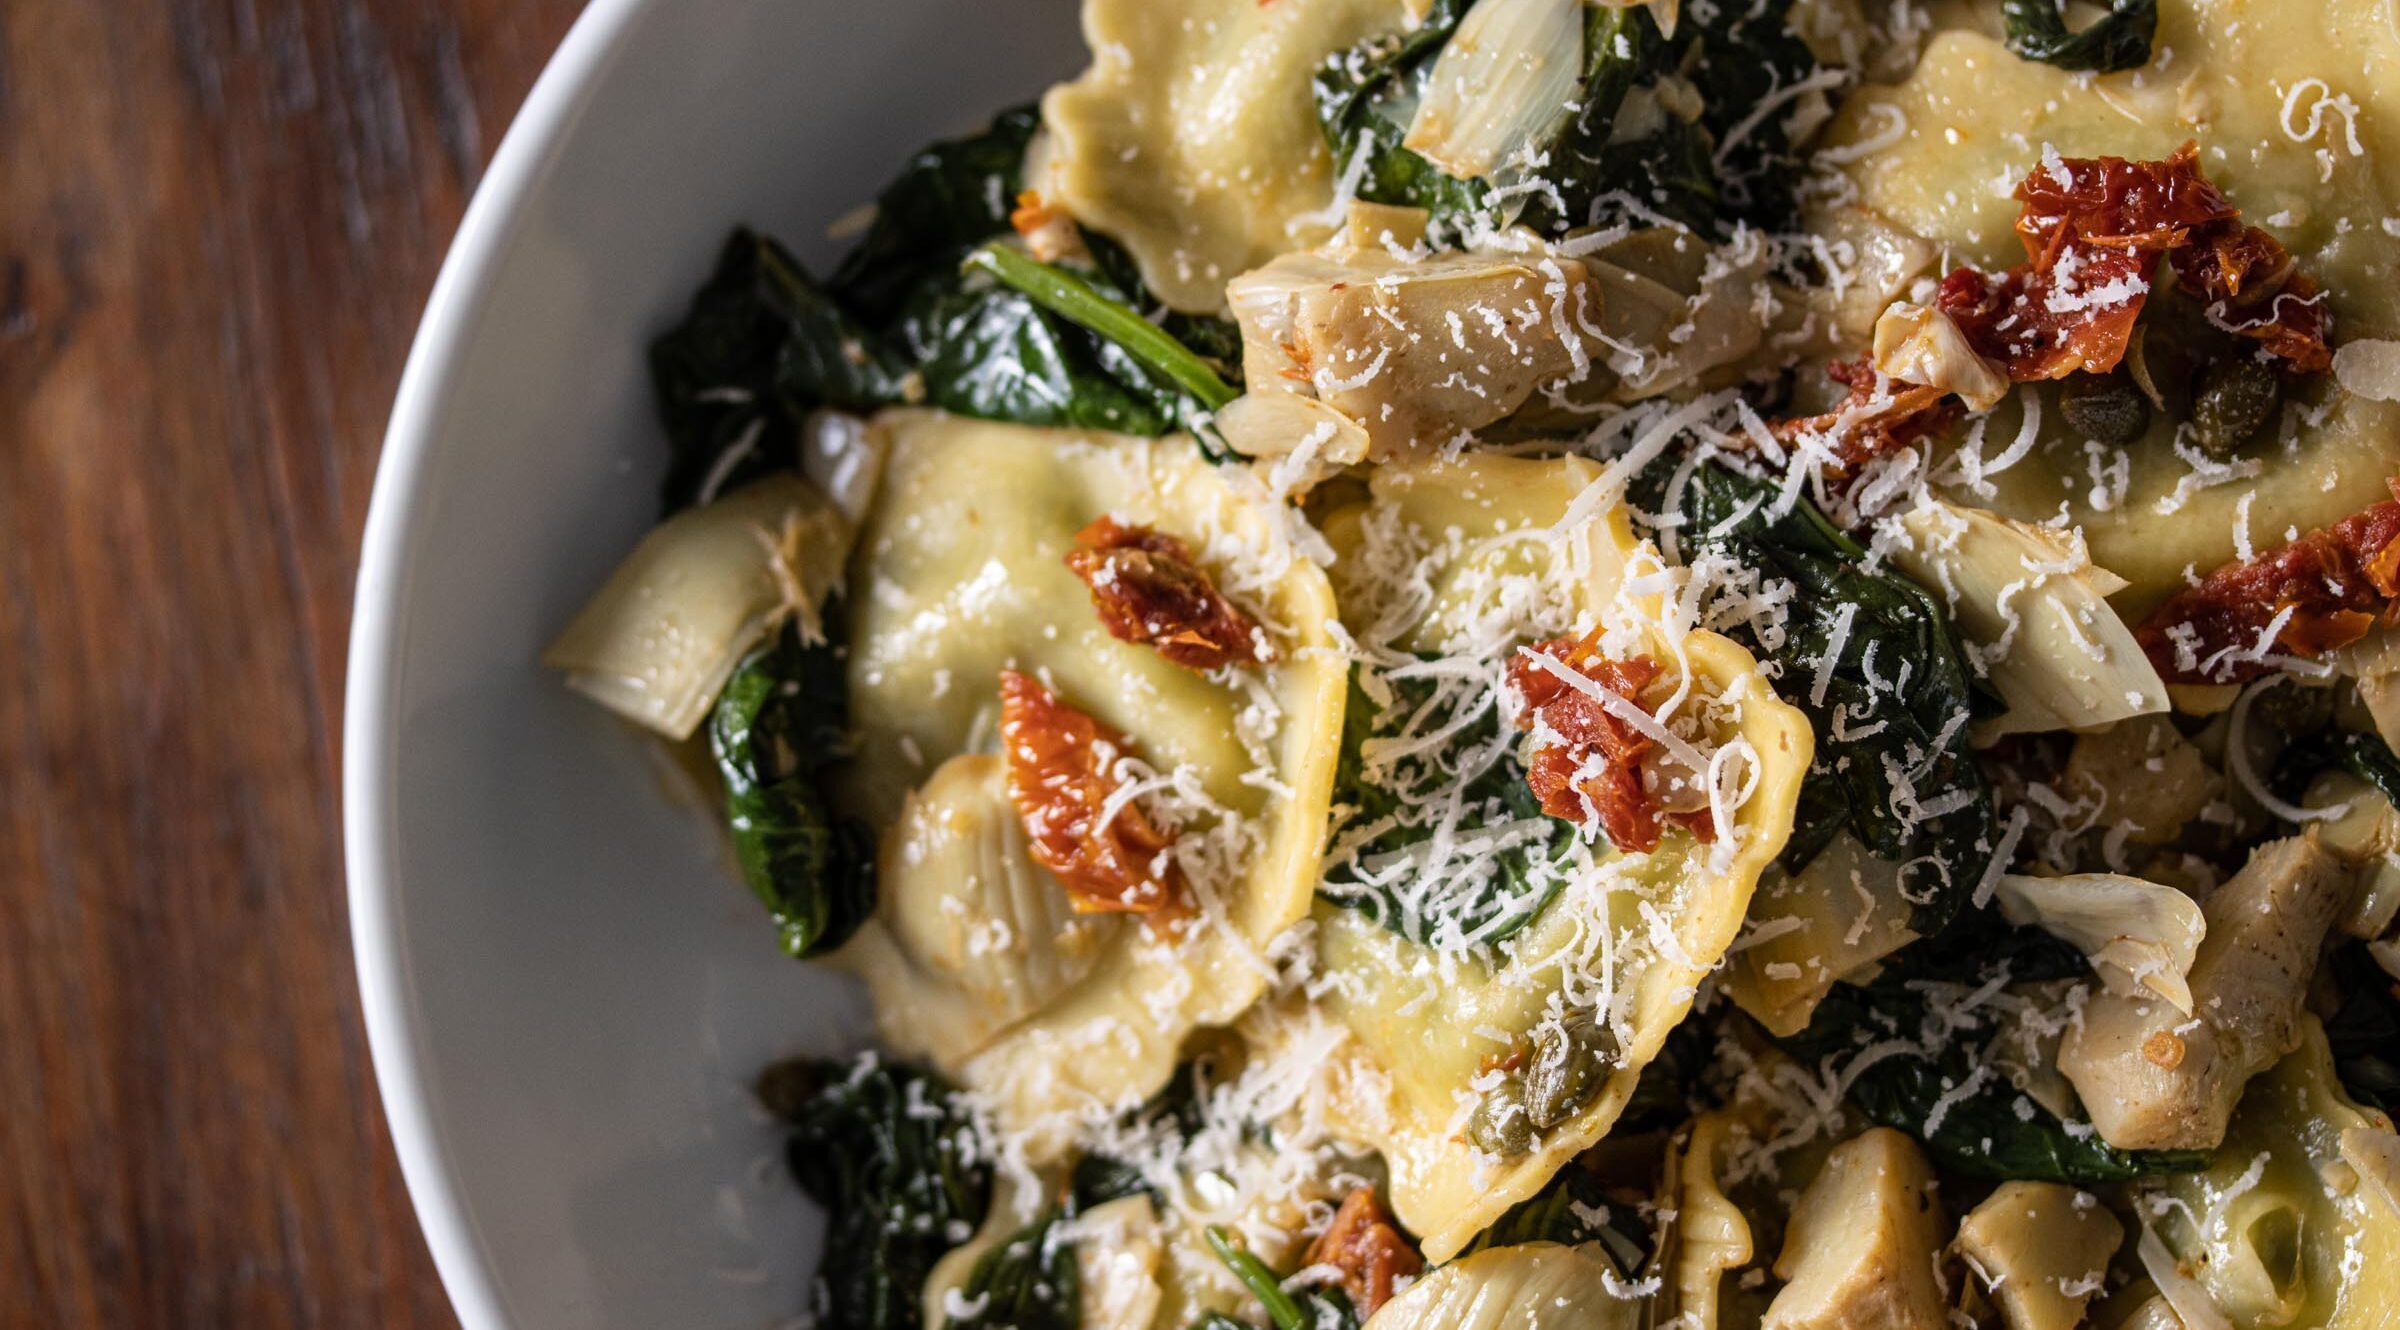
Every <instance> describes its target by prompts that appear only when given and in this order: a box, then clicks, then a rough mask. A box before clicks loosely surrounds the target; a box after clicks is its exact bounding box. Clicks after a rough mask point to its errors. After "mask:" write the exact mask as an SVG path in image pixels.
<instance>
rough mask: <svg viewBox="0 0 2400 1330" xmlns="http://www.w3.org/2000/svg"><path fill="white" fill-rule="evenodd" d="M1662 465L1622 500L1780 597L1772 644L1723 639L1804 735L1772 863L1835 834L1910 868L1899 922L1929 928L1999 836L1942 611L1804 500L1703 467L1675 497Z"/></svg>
mask: <svg viewBox="0 0 2400 1330" xmlns="http://www.w3.org/2000/svg"><path fill="white" fill-rule="evenodd" d="M1674 471H1675V468H1674V467H1673V466H1672V465H1662V466H1658V467H1653V468H1652V469H1651V470H1650V471H1649V472H1647V473H1645V474H1644V475H1643V476H1642V477H1641V478H1640V479H1639V480H1638V481H1637V483H1636V485H1635V493H1634V499H1635V501H1636V502H1637V503H1638V504H1639V505H1640V506H1641V507H1642V508H1643V509H1645V510H1648V511H1650V512H1653V513H1656V514H1659V515H1660V516H1661V517H1662V518H1672V519H1674V520H1675V521H1676V522H1677V524H1678V526H1677V529H1678V530H1679V531H1680V532H1681V533H1682V534H1683V539H1684V541H1685V543H1686V551H1685V553H1686V557H1687V558H1688V557H1692V556H1693V555H1694V554H1696V553H1697V552H1698V551H1697V550H1696V549H1694V548H1692V547H1694V546H1697V547H1699V548H1700V549H1708V550H1714V551H1717V552H1720V553H1724V554H1728V555H1731V556H1732V557H1733V558H1734V559H1736V560H1738V561H1739V562H1740V563H1741V564H1743V565H1744V566H1746V567H1749V568H1753V569H1756V570H1758V572H1759V573H1760V574H1761V575H1762V576H1763V577H1766V578H1771V579H1781V580H1782V581H1783V582H1785V583H1787V584H1788V585H1789V586H1790V588H1791V599H1790V602H1789V606H1788V616H1787V617H1786V618H1785V620H1784V622H1783V625H1782V627H1781V629H1780V631H1779V632H1777V633H1776V634H1774V635H1773V640H1768V636H1767V635H1766V634H1762V633H1760V632H1758V631H1756V630H1754V629H1752V628H1749V627H1747V626H1744V627H1740V628H1737V629H1735V630H1734V636H1735V637H1737V638H1739V639H1741V640H1742V641H1743V644H1744V645H1746V646H1748V647H1750V648H1751V650H1752V651H1753V652H1754V653H1756V654H1757V655H1758V657H1759V658H1760V660H1761V661H1768V662H1772V663H1773V664H1774V666H1775V667H1776V669H1777V670H1778V672H1779V673H1778V688H1777V691H1778V692H1779V693H1781V694H1782V695H1783V697H1784V698H1785V699H1786V700H1787V701H1789V702H1791V703H1792V704H1793V705H1794V706H1797V707H1799V708H1800V709H1801V710H1803V711H1805V712H1807V713H1808V717H1809V720H1810V722H1811V723H1812V725H1813V727H1814V728H1815V730H1816V733H1817V752H1816V761H1815V763H1814V765H1812V766H1811V768H1810V769H1809V779H1808V783H1807V784H1806V785H1804V786H1802V787H1801V792H1800V809H1799V812H1798V814H1797V815H1796V817H1795V819H1794V826H1793V829H1792V838H1791V840H1790V842H1789V843H1788V844H1787V846H1786V847H1785V850H1784V854H1783V863H1784V866H1785V868H1786V869H1788V870H1790V871H1792V872H1798V871H1799V870H1800V869H1802V868H1805V867H1807V866H1808V863H1809V861H1810V860H1812V859H1814V858H1816V856H1817V855H1818V853H1819V852H1821V851H1822V850H1823V849H1824V848H1825V847H1826V845H1828V844H1830V843H1831V842H1832V840H1833V838H1834V836H1835V835H1836V834H1838V833H1839V832H1841V831H1842V830H1843V829H1844V828H1847V829H1848V830H1849V831H1850V833H1851V834H1852V835H1854V836H1856V837H1857V838H1858V839H1859V840H1860V841H1861V842H1863V843H1864V844H1865V845H1866V846H1867V848H1868V849H1870V850H1872V851H1873V852H1874V853H1875V855H1876V857H1878V858H1880V859H1883V860H1885V861H1887V862H1890V863H1895V864H1907V865H1922V866H1923V869H1922V871H1912V872H1911V873H1910V875H1909V885H1908V888H1907V891H1908V896H1909V902H1910V910H1909V927H1911V928H1912V929H1914V930H1915V931H1917V932H1918V933H1919V934H1924V935H1931V934H1933V933H1936V932H1938V931H1940V929H1941V928H1942V926H1943V925H1944V924H1945V923H1947V922H1948V921H1949V919H1950V918H1951V916H1952V915H1954V914H1955V913H1956V912H1957V911H1958V909H1959V906H1960V904H1961V902H1963V901H1965V900H1966V899H1967V897H1968V896H1969V895H1970V894H1972V892H1973V891H1974V889H1975V885H1976V883H1977V882H1978V881H1980V880H1981V878H1982V875H1983V873H1984V870H1985V868H1986V866H1987V865H1988V863H1989V862H1990V858H1991V855H1992V852H1993V850H1994V849H1995V848H1996V846H1997V844H1998V841H1999V835H1998V818H1997V815H1996V813H1995V811H1994V808H1993V803H1992V791H1991V785H1990V783H1989V781H1988V780H1987V779H1986V778H1985V776H1984V773H1983V769H1982V767H1980V766H1979V765H1978V764H1977V763H1976V761H1975V754H1974V750H1973V748H1972V747H1971V746H1970V744H1969V740H1968V735H1967V721H1968V719H1969V717H1970V716H1972V715H1973V714H1975V713H1976V712H1977V711H1978V710H1981V709H1984V708H1987V707H1989V706H1991V705H1993V704H1992V702H1991V701H1990V700H1989V699H1987V698H1985V697H1984V696H1982V695H1981V694H1980V692H1979V691H1978V689H1977V688H1976V686H1975V684H1974V682H1973V676H1972V675H1970V674H1969V673H1968V670H1967V665H1966V658H1965V653H1964V651H1963V650H1962V648H1961V646H1960V639H1959V636H1958V632H1957V629H1956V627H1955V626H1954V625H1953V624H1952V623H1951V621H1950V616H1949V614H1948V612H1947V611H1945V610H1944V609H1943V608H1942V604H1941V602H1940V601H1939V600H1937V599H1935V598H1934V596H1933V595H1932V593H1930V592H1928V591H1927V590H1926V589H1925V588H1923V587H1921V586H1918V585H1917V584H1916V583H1914V582H1912V581H1910V580H1909V579H1907V578H1906V577H1903V576H1901V575H1900V574H1899V573H1897V572H1894V571H1889V570H1876V569H1872V568H1870V567H1869V566H1868V565H1867V552H1866V550H1865V548H1864V547H1862V546H1860V545H1859V544H1858V542H1856V541H1854V540H1852V539H1850V537H1848V536H1846V535H1844V534H1843V533H1842V532H1841V531H1840V529H1838V528H1837V527H1835V526H1834V525H1833V523H1832V522H1830V521H1828V520H1826V518H1825V515H1824V514H1823V513H1821V512H1818V511H1817V509H1816V507H1815V505H1813V504H1811V503H1810V502H1809V501H1808V500H1807V498H1806V497H1795V498H1793V499H1792V500H1790V501H1789V504H1788V507H1787V506H1786V502H1785V501H1784V500H1783V498H1782V497H1781V496H1780V494H1779V492H1778V490H1777V487H1776V486H1775V485H1774V484H1773V483H1771V482H1769V481H1766V480H1762V479H1754V478H1752V477H1749V476H1744V475H1741V474H1738V473H1736V472H1734V471H1732V470H1730V469H1728V468H1726V467H1723V466H1720V465H1717V464H1715V463H1706V464H1703V465H1701V466H1700V467H1698V468H1697V469H1695V470H1694V471H1692V473H1691V475H1690V477H1689V478H1688V480H1687V481H1686V482H1685V483H1684V484H1683V486H1682V487H1681V489H1680V490H1676V489H1673V488H1672V480H1673V475H1674Z"/></svg>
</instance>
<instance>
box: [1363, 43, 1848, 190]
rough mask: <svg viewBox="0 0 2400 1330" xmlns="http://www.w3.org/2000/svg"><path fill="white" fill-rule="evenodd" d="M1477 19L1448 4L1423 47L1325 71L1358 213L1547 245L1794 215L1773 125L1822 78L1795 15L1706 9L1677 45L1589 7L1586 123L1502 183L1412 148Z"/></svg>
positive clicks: (1579, 118)
mask: <svg viewBox="0 0 2400 1330" xmlns="http://www.w3.org/2000/svg"><path fill="white" fill-rule="evenodd" d="M1471 7H1472V0H1436V3H1435V4H1434V5H1433V6H1432V9H1431V12H1430V13H1429V14H1428V15H1427V17H1426V19H1425V21H1424V23H1423V24H1422V25H1420V26H1419V27H1417V28H1416V29H1414V30H1413V31H1410V32H1406V33H1401V34H1395V35H1391V36H1386V37H1380V38H1376V39H1373V40H1371V41H1368V42H1365V43H1362V44H1361V45H1359V46H1358V47H1356V48H1353V49H1352V50H1349V51H1345V52H1343V53H1341V54H1340V55H1337V56H1335V57H1334V58H1333V59H1331V60H1329V61H1327V62H1326V63H1325V65H1324V66H1323V67H1322V68H1321V69H1320V70H1319V71H1318V73H1317V77H1316V84H1315V91H1316V99H1317V118H1318V123H1319V125H1320V126H1321V127H1322V128H1323V130H1324V132H1325V138H1326V141H1327V143H1328V144H1329V145H1331V147H1332V149H1333V154H1334V159H1335V161H1336V162H1337V163H1339V164H1340V165H1341V167H1342V169H1344V170H1345V171H1347V172H1355V173H1357V175H1358V180H1359V184H1358V189H1357V192H1358V197H1360V198H1362V199H1367V200H1370V201H1372V202H1376V203H1390V204H1401V205H1406V206H1411V207H1419V208H1424V209H1426V210H1428V211H1429V212H1431V213H1432V214H1433V216H1434V218H1435V220H1436V222H1437V223H1441V224H1444V225H1445V226H1446V227H1447V229H1449V230H1450V231H1452V232H1463V231H1471V230H1473V229H1474V228H1475V227H1476V226H1477V225H1505V224H1508V223H1512V222H1521V223H1523V224H1525V225H1528V226H1531V227H1533V228H1534V229H1536V230H1537V231H1541V232H1543V233H1545V234H1549V235H1559V234H1564V233H1566V232H1568V231H1573V230H1577V229H1579V228H1583V227H1590V226H1604V225H1609V224H1611V223H1615V222H1620V221H1625V222H1632V223H1635V224H1647V223H1651V222H1655V221H1659V220H1666V221H1673V222H1677V223H1680V224H1682V225H1684V226H1687V227H1690V228H1691V229H1692V230H1694V231H1697V232H1699V233H1701V234H1703V235H1707V236H1712V237H1713V236H1718V235H1721V234H1722V233H1723V231H1724V229H1725V227H1726V225H1727V224H1728V223H1729V222H1732V221H1735V220H1752V221H1765V220H1770V219H1773V218H1775V217H1776V216H1777V214H1778V213H1779V212H1780V211H1781V210H1782V209H1783V208H1784V207H1785V206H1786V204H1787V203H1788V200H1789V197H1790V193H1789V191H1790V180H1789V177H1790V175H1791V174H1792V171H1791V169H1790V168H1791V167H1792V165H1793V156H1792V153H1793V149H1794V147H1795V145H1794V143H1793V142H1792V141H1791V130H1790V121H1789V120H1788V119H1787V117H1784V116H1779V115H1773V114H1769V112H1770V111H1772V110H1774V109H1776V108H1778V107H1780V106H1782V105H1784V104H1785V103H1787V102H1789V101H1791V100H1792V99H1794V98H1796V97H1798V96H1800V95H1802V94H1801V93H1800V92H1798V91H1795V90H1797V89H1801V87H1802V85H1803V83H1804V82H1806V81H1808V80H1809V79H1810V78H1811V76H1812V75H1815V74H1816V73H1817V62H1816V59H1815V57H1814V56H1812V55H1811V54H1810V53H1809V50H1808V47H1807V45H1806V44H1805V43H1803V42H1801V41H1800V39H1799V38H1798V37H1796V36H1795V35H1793V33H1792V32H1791V30H1790V27H1789V25H1788V23H1787V21H1786V16H1787V14H1788V12H1789V10H1790V9H1791V4H1790V0H1767V2H1765V3H1759V4H1743V5H1694V6H1691V7H1689V9H1687V11H1686V12H1685V13H1684V14H1683V16H1682V20H1681V22H1680V23H1678V24H1677V26H1676V29H1675V34H1674V35H1673V36H1672V37H1670V36H1668V35H1666V34H1665V33H1663V32H1661V31H1660V29H1659V26H1658V23H1657V21H1656V20H1655V19H1654V18H1653V17H1652V15H1651V12H1650V10H1649V9H1647V8H1644V7H1638V6H1637V7H1619V6H1614V5H1592V6H1589V7H1588V8H1587V9H1586V10H1585V12H1584V20H1583V23H1584V32H1583V50H1584V56H1583V77H1582V79H1581V81H1580V84H1579V86H1578V90H1577V92H1576V95H1575V98H1574V108H1575V109H1574V112H1573V114H1571V115H1570V116H1568V117H1566V118H1565V119H1564V120H1563V122H1562V123H1561V125H1560V127H1559V128H1558V129H1557V131H1556V132H1555V134H1554V135H1553V137H1552V138H1551V139H1550V140H1548V141H1547V142H1545V143H1543V144H1540V145H1538V147H1536V148H1535V149H1533V150H1531V151H1528V152H1526V153H1524V154H1522V157H1523V160H1522V161H1520V162H1517V163H1512V164H1508V165H1505V166H1504V167H1503V168H1502V172H1501V178H1499V179H1495V180H1492V181H1486V180H1480V179H1477V180H1465V179H1460V178H1458V177H1456V176H1452V175H1449V174H1447V173H1445V172H1444V171H1443V170H1442V169H1441V168H1440V167H1438V166H1436V165H1434V164H1433V163H1432V162H1430V161H1427V160H1426V159H1425V158H1424V157H1422V156H1419V155H1418V154H1416V153H1414V152H1411V151H1410V150H1409V149H1407V148H1405V147H1403V146H1402V143H1401V141H1402V140H1403V139H1404V138H1405V137H1406V136H1407V134H1408V130H1409V123H1410V119H1411V118H1412V117H1413V116H1414V114H1415V111H1416V107H1417V104H1418V102H1419V100H1420V99H1421V98H1422V97H1423V95H1424V92H1425V86H1426V80H1427V79H1428V77H1429V76H1430V75H1431V73H1432V71H1433V67H1434V63H1435V61H1436V60H1437V59H1438V58H1439V57H1440V55H1441V51H1442V47H1443V46H1444V45H1445V44H1446V43H1447V42H1448V41H1449V40H1450V38H1451V36H1452V35H1453V34H1454V33H1455V32H1456V31H1457V28H1458V24H1459V21H1460V20H1461V19H1462V18H1463V17H1464V16H1465V14H1466V13H1467V11H1468V10H1469V9H1470V8H1471Z"/></svg>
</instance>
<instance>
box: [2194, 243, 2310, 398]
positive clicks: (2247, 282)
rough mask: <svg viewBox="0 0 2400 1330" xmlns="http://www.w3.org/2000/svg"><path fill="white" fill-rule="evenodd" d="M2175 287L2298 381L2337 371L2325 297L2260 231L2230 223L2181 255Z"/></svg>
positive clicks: (2281, 249)
mask: <svg viewBox="0 0 2400 1330" xmlns="http://www.w3.org/2000/svg"><path fill="white" fill-rule="evenodd" d="M2172 261H2173V263H2174V266H2175V280H2176V281H2178V282H2180V283H2182V285H2183V287H2184V289H2186V290H2188V291H2190V292H2191V293H2192V294H2193V295H2195V296H2198V297H2199V298H2200V299H2202V300H2204V301H2206V302H2208V306H2209V313H2210V314H2211V316H2213V317H2214V318H2215V320H2216V321H2217V323H2218V324H2220V325H2221V326H2223V327H2226V328H2229V329H2231V330H2232V331H2233V332H2234V333H2235V334H2236V335H2238V336H2241V337H2247V338H2249V339H2251V340H2252V341H2255V342H2257V343H2258V344H2259V346H2260V347H2261V348H2263V349H2264V350H2265V351H2266V353H2267V354H2268V355H2271V356H2274V357H2275V358H2276V359H2278V360H2281V361H2282V362H2283V363H2284V365H2285V366H2286V367H2287V368H2289V369H2290V370H2291V371H2292V372H2294V373H2297V374H2322V373H2324V372H2325V371H2326V370H2329V369H2331V368H2333V348H2332V347H2331V346H2329V345H2327V343H2326V338H2327V336H2328V335H2329V334H2330V333H2331V332H2332V328H2333V316H2332V313H2331V312H2330V311H2328V310H2327V309H2326V308H2325V294H2324V292H2322V291H2320V290H2318V289H2317V284H2316V283H2315V282H2313V281H2311V280H2309V277H2308V274H2306V273H2304V272H2301V271H2299V268H2298V266H2297V265H2296V264H2294V263H2293V262H2292V256H2291V253H2290V251H2288V250H2286V249H2285V248H2284V247H2283V242H2281V241H2279V240H2277V239H2276V238H2275V237H2273V236H2271V235H2268V234H2267V233H2266V232H2264V231H2261V230H2259V229H2258V228H2257V227H2255V226H2238V225H2235V224H2232V223H2230V222H2229V223H2225V224H2222V225H2219V226H2217V227H2214V228H2212V229H2209V230H2207V231H2205V232H2203V233H2201V234H2198V235H2195V236H2194V237H2193V239H2192V243H2190V244H2188V245H2186V246H2184V247H2183V248H2181V249H2178V250H2176V251H2175V254H2174V256H2173V260H2172Z"/></svg>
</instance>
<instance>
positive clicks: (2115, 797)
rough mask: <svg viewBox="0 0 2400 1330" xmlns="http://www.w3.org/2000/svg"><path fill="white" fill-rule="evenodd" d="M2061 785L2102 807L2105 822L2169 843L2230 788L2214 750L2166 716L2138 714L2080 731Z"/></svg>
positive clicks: (2141, 840)
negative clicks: (2212, 754) (2194, 740)
mask: <svg viewBox="0 0 2400 1330" xmlns="http://www.w3.org/2000/svg"><path fill="white" fill-rule="evenodd" d="M2060 785H2061V788H2062V789H2063V790H2064V791H2065V793H2066V795H2067V797H2068V798H2070V799H2074V800H2076V801H2077V802H2078V803H2080V804H2084V805H2087V806H2089V807H2092V808H2094V809H2097V810H2098V812H2097V818H2098V822H2097V825H2099V826H2100V827H2102V828H2105V829H2107V830H2110V831H2122V832H2123V833H2124V836H2125V839H2126V840H2128V841H2130V842H2132V843H2133V844H2135V845H2164V844H2166V843H2168V842H2169V841H2172V840H2174V839H2175V838H2176V837H2178V836H2181V835H2182V834H2183V830H2184V828H2185V827H2186V826H2187V825H2189V824H2190V823H2191V821H2192V820H2193V819H2194V818H2197V817H2199V816H2200V814H2201V813H2202V811H2203V810H2205V809H2206V808H2207V807H2208V806H2209V804H2211V803H2213V802H2215V801H2216V800H2217V799H2218V798H2219V797H2221V796H2222V795H2223V794H2224V792H2225V778H2224V777H2223V776H2222V775H2219V774H2218V772H2217V769H2216V768H2215V767H2214V766H2211V765H2210V764H2209V760H2208V755H2207V754H2206V753H2203V752H2201V751H2200V748H2199V747H2198V746H2197V745H2195V744H2193V743H2192V742H2191V741H2190V740H2188V739H2186V738H2184V737H2183V733H2182V732H2181V731H2180V730H2177V729H2176V728H2175V723H2174V722H2173V721H2171V720H2168V719H2167V718H2166V717H2164V716H2136V717H2134V718H2133V719H2131V720H2127V721H2123V722H2120V723H2118V724H2116V725H2112V726H2110V727H2109V728H2108V729H2105V730H2101V731H2099V732H2097V733H2094V734H2083V735H2077V736H2076V738H2075V747H2074V750H2073V751H2072V752H2070V753H2068V754H2067V771H2066V776H2065V779H2064V780H2063V781H2061V782H2060Z"/></svg>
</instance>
